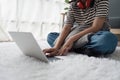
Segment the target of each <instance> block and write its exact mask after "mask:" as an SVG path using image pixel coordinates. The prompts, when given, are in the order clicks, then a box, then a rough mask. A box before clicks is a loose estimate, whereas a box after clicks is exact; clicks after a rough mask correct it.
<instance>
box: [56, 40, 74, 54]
mask: <svg viewBox="0 0 120 80" xmlns="http://www.w3.org/2000/svg"><path fill="white" fill-rule="evenodd" d="M73 42H74V41H73V40H72V39H71V38H69V39H68V40H67V41H66V42H65V44H64V45H63V46H62V48H61V49H60V50H59V52H58V54H57V55H60V56H62V55H66V54H67V52H68V51H69V50H70V49H71V48H72V46H73Z"/></svg>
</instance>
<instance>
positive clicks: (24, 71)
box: [0, 42, 120, 80]
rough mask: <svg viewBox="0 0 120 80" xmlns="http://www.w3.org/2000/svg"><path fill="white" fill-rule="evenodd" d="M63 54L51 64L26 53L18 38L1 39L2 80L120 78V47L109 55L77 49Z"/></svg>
mask: <svg viewBox="0 0 120 80" xmlns="http://www.w3.org/2000/svg"><path fill="white" fill-rule="evenodd" d="M40 43H41V44H40V46H41V47H42V49H43V48H46V47H48V45H47V44H46V43H45V42H40ZM61 58H62V59H61V60H57V61H52V62H50V63H49V64H47V63H44V62H41V61H40V60H37V59H35V58H32V57H28V56H25V55H24V54H22V52H21V51H20V49H19V48H18V47H17V46H16V44H15V43H14V42H5V43H0V80H120V47H117V48H116V51H115V52H114V53H113V54H112V55H110V56H109V57H107V58H95V57H88V56H86V55H82V54H75V53H73V52H71V53H69V55H67V56H63V57H61Z"/></svg>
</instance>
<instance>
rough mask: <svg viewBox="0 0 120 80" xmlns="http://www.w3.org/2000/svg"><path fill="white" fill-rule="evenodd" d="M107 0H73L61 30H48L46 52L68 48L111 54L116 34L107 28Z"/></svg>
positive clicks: (64, 51)
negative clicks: (49, 31)
mask: <svg viewBox="0 0 120 80" xmlns="http://www.w3.org/2000/svg"><path fill="white" fill-rule="evenodd" d="M108 9H109V1H108V0H72V1H71V2H70V8H69V10H68V12H67V15H66V21H65V23H64V27H63V29H62V31H61V33H56V32H51V33H50V34H48V37H47V41H48V43H49V44H50V46H51V48H48V49H44V50H43V52H44V53H45V54H46V53H47V54H48V56H57V55H60V56H62V55H67V54H68V52H69V51H75V52H76V53H81V54H86V55H88V56H95V57H99V56H102V55H103V56H105V55H108V54H112V53H113V52H114V51H115V49H116V46H117V42H118V39H117V37H116V36H115V35H114V34H113V33H111V32H110V25H109V19H108Z"/></svg>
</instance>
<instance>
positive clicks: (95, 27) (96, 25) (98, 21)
mask: <svg viewBox="0 0 120 80" xmlns="http://www.w3.org/2000/svg"><path fill="white" fill-rule="evenodd" d="M105 20H106V18H105V17H95V19H94V21H93V24H92V26H90V27H89V28H87V29H85V30H83V31H81V32H79V33H77V34H75V35H73V36H71V37H70V38H69V39H68V40H67V41H66V43H65V44H64V45H63V46H62V48H61V50H60V52H59V53H58V54H59V55H66V53H67V52H68V51H69V50H70V49H71V47H72V45H73V43H74V42H75V41H76V40H78V39H79V38H81V37H82V36H84V35H85V34H88V33H91V32H93V33H95V32H97V31H99V30H100V29H101V28H102V26H103V23H104V22H105Z"/></svg>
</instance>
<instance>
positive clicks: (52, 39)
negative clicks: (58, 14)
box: [47, 32, 59, 47]
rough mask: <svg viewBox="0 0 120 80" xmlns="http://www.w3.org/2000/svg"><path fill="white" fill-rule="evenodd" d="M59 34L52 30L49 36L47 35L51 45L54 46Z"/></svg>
mask: <svg viewBox="0 0 120 80" xmlns="http://www.w3.org/2000/svg"><path fill="white" fill-rule="evenodd" d="M58 36H59V33H57V32H51V33H49V34H48V36H47V42H48V43H49V45H50V46H51V47H53V46H54V41H55V40H56V38H57V37H58Z"/></svg>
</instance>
